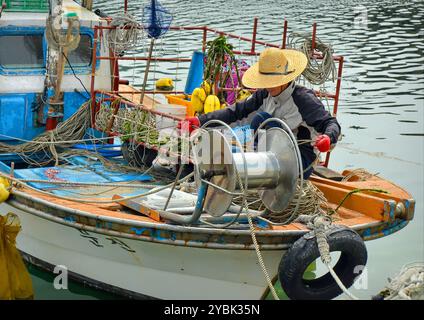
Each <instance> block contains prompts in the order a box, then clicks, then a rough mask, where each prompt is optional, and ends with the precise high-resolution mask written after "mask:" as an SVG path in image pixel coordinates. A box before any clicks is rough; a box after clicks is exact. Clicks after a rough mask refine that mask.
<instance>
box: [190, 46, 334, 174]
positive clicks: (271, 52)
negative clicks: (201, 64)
mask: <svg viewBox="0 0 424 320" xmlns="http://www.w3.org/2000/svg"><path fill="white" fill-rule="evenodd" d="M306 65H307V58H306V56H305V55H304V54H303V53H302V52H300V51H297V50H290V49H286V50H281V49H277V48H268V49H265V50H264V51H263V52H262V53H261V54H260V56H259V61H258V62H257V63H256V64H254V65H253V66H252V67H250V68H249V69H248V70H247V71H246V73H245V74H244V75H243V79H242V82H243V85H244V86H246V87H248V88H254V89H258V90H257V91H256V92H254V93H253V94H252V95H251V96H250V97H249V98H247V99H246V100H244V101H240V102H237V103H235V104H234V105H232V106H229V107H227V108H225V109H221V110H218V111H215V112H210V113H208V114H204V115H200V116H199V117H189V118H187V119H186V121H188V122H189V130H190V131H191V130H193V129H194V128H196V127H200V126H201V125H203V124H204V123H206V122H208V121H209V120H213V119H215V120H221V121H223V122H225V123H227V124H231V123H235V122H237V121H241V122H243V123H246V122H247V123H250V127H251V128H252V129H253V130H256V129H257V128H258V127H259V125H260V124H261V123H262V122H263V121H265V120H266V119H267V118H271V117H272V118H279V119H282V120H283V121H285V122H286V123H287V125H288V126H289V127H290V129H291V130H292V131H293V133H294V134H295V136H297V139H298V140H307V141H309V142H308V143H303V144H300V145H299V149H300V152H301V155H302V163H303V168H304V169H306V170H305V171H304V178H306V179H307V178H309V176H310V175H311V173H312V171H313V168H312V164H313V163H314V161H315V160H316V159H317V154H316V152H315V150H314V147H315V148H316V149H318V150H319V151H320V152H328V151H329V150H330V147H331V145H333V146H334V145H335V144H336V142H337V140H338V137H339V135H340V125H339V123H338V122H337V120H336V118H334V117H333V116H331V115H330V113H329V112H328V111H326V110H325V108H324V105H323V104H322V102H321V101H320V100H319V99H318V98H317V96H316V95H315V93H314V92H313V90H310V89H307V88H305V87H302V86H299V85H296V84H295V81H294V80H295V79H296V78H297V77H298V76H300V75H301V74H302V72H303V70H305V68H306Z"/></svg>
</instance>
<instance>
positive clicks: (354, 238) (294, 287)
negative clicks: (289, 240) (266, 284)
mask: <svg viewBox="0 0 424 320" xmlns="http://www.w3.org/2000/svg"><path fill="white" fill-rule="evenodd" d="M326 237H327V241H328V244H329V247H330V252H336V251H340V252H341V254H340V258H339V260H338V261H337V263H336V265H335V266H334V267H333V269H334V271H335V273H336V274H337V276H338V277H339V278H340V280H341V281H342V283H343V284H344V285H345V287H346V288H349V287H350V286H352V284H353V283H354V281H355V279H356V278H357V277H358V276H359V275H360V274H361V272H362V270H363V268H357V267H358V266H365V265H366V263H367V258H368V254H367V250H366V247H365V243H364V241H363V240H362V238H361V237H360V236H359V235H358V233H356V232H355V231H354V230H352V229H349V228H347V227H342V226H334V227H333V228H331V229H329V230H328V231H327V232H326ZM318 258H320V254H319V251H318V246H317V242H316V238H315V237H312V236H311V233H308V234H307V235H305V236H303V237H302V238H300V239H298V240H297V241H296V242H295V243H294V244H293V245H292V246H291V247H290V249H289V250H288V251H287V253H286V254H284V255H283V257H282V259H281V261H280V265H279V268H278V276H279V279H280V283H281V286H282V288H283V289H284V291H285V292H286V294H287V296H288V297H289V298H290V299H293V300H328V299H333V298H335V297H337V296H338V295H340V294H341V293H342V290H341V289H340V287H339V286H338V285H337V283H336V281H335V280H334V279H333V277H332V276H331V274H330V273H329V272H327V273H326V274H325V275H323V276H321V277H319V278H317V279H313V280H306V279H304V278H303V275H304V273H305V271H306V269H307V267H308V266H309V265H310V264H311V263H312V262H313V261H315V260H316V259H318Z"/></svg>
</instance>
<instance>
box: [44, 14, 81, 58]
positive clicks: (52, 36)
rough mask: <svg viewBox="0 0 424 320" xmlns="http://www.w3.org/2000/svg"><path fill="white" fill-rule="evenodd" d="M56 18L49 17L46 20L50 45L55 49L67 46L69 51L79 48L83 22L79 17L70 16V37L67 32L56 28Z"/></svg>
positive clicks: (47, 37)
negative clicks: (81, 22)
mask: <svg viewBox="0 0 424 320" xmlns="http://www.w3.org/2000/svg"><path fill="white" fill-rule="evenodd" d="M54 19H55V18H53V17H48V18H47V22H46V39H47V43H48V45H49V47H51V48H53V49H55V50H59V49H64V48H67V49H68V51H72V50H75V49H76V48H78V45H79V43H80V38H81V35H80V28H81V24H80V21H79V19H78V17H69V18H68V29H71V31H70V37H69V38H68V37H67V34H66V32H63V31H62V29H60V28H56V23H55V21H54Z"/></svg>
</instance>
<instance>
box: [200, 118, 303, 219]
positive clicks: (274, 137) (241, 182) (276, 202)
mask: <svg viewBox="0 0 424 320" xmlns="http://www.w3.org/2000/svg"><path fill="white" fill-rule="evenodd" d="M269 120H274V121H275V120H279V119H269ZM280 121H281V120H280ZM264 124H265V123H264ZM283 124H284V123H283ZM207 125H208V124H206V126H207ZM204 127H205V126H204ZM204 127H203V128H204ZM227 127H228V126H227ZM228 129H230V128H229V127H228ZM230 132H232V130H230ZM258 132H259V137H258V144H257V145H258V151H257V152H243V151H242V150H241V151H240V149H241V148H239V152H235V153H233V152H232V145H231V144H230V142H229V139H227V137H226V136H225V135H224V134H223V133H222V132H221V131H220V130H218V129H213V128H208V129H207V130H204V129H200V130H199V131H198V132H197V133H196V135H195V138H194V139H193V140H192V141H193V158H194V164H195V169H194V170H195V179H196V182H197V185H198V186H200V185H201V183H206V184H207V185H208V189H207V192H206V196H205V199H204V204H203V210H204V211H206V212H207V213H209V214H210V215H212V216H215V217H219V216H222V215H223V214H224V213H226V212H227V210H228V208H229V207H230V205H231V203H232V201H233V198H234V197H235V196H240V195H241V194H242V193H240V191H241V190H240V189H241V186H243V189H249V190H250V189H257V190H258V193H259V195H260V198H261V200H262V202H263V203H264V205H265V207H266V208H267V209H269V210H271V211H273V212H281V211H283V210H284V209H286V208H287V206H288V205H289V203H290V201H291V200H292V198H293V196H294V193H295V191H296V185H297V180H298V177H299V172H300V170H299V167H300V166H301V163H300V158H299V156H300V154H299V151H298V148H297V145H295V143H294V141H293V137H291V136H290V135H289V133H287V132H286V131H285V130H283V129H281V128H279V127H273V128H270V129H267V130H258ZM290 133H291V132H290ZM255 137H256V136H255ZM236 140H237V141H238V139H237V138H236ZM238 144H239V147H241V145H240V143H239V141H238Z"/></svg>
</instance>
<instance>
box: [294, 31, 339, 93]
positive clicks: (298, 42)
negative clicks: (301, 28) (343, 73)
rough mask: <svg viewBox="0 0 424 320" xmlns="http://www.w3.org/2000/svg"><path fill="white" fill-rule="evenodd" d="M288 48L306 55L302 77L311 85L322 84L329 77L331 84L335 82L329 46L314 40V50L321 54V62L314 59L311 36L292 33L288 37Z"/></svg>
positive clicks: (334, 68) (331, 53)
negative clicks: (305, 64)
mask: <svg viewBox="0 0 424 320" xmlns="http://www.w3.org/2000/svg"><path fill="white" fill-rule="evenodd" d="M289 47H291V48H293V49H297V50H299V51H302V52H303V53H304V54H305V55H306V57H307V59H308V64H307V66H306V69H305V70H304V71H303V73H302V75H303V76H304V77H305V79H306V80H308V81H309V82H310V83H311V84H314V85H321V84H324V83H325V82H326V81H327V80H328V79H329V78H330V77H331V79H332V81H333V82H334V81H335V78H336V66H335V63H334V60H333V53H334V51H333V48H332V47H331V45H329V44H326V43H324V42H322V41H321V40H320V39H318V38H315V49H316V50H318V51H319V52H321V54H322V60H321V59H316V57H315V56H314V52H313V51H312V34H311V33H297V32H293V33H292V34H291V35H290V40H289Z"/></svg>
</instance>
